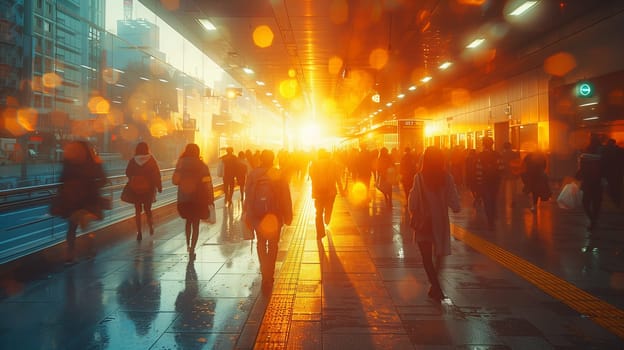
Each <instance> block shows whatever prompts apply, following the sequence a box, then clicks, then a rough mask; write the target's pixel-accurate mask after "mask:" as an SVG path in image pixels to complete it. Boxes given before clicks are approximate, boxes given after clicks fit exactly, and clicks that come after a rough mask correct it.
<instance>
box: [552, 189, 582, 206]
mask: <svg viewBox="0 0 624 350" xmlns="http://www.w3.org/2000/svg"><path fill="white" fill-rule="evenodd" d="M582 199H583V192H582V191H581V190H580V188H579V186H578V184H577V183H576V182H570V183H569V184H566V185H565V186H563V188H562V189H561V192H560V193H559V196H557V205H558V206H559V208H561V209H568V210H570V209H576V208H578V207H580V206H581V202H582Z"/></svg>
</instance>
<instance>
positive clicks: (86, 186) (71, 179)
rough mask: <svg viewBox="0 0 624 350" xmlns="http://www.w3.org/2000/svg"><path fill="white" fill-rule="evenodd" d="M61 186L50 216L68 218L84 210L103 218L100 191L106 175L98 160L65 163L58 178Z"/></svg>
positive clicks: (105, 180)
mask: <svg viewBox="0 0 624 350" xmlns="http://www.w3.org/2000/svg"><path fill="white" fill-rule="evenodd" d="M59 180H60V182H61V186H60V187H59V190H58V195H57V197H56V198H55V200H54V202H53V204H52V208H51V211H52V214H53V215H56V216H60V217H63V218H68V217H69V216H71V215H72V214H73V213H74V212H75V211H77V210H81V209H83V210H86V211H88V212H90V213H92V214H94V215H95V216H96V217H98V218H99V219H101V218H102V217H103V210H104V209H105V208H104V207H103V206H102V201H101V200H100V199H101V194H100V189H101V188H102V187H103V186H104V185H105V184H106V182H107V179H106V174H105V173H104V169H103V168H102V164H101V162H100V161H99V160H98V159H89V160H87V161H85V162H72V161H65V162H64V164H63V170H62V172H61V177H60V179H59Z"/></svg>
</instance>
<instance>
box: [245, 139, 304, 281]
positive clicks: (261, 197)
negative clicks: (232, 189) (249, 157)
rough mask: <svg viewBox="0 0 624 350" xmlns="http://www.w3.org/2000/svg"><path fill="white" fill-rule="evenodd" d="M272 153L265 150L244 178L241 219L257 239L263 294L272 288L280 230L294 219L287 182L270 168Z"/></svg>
mask: <svg viewBox="0 0 624 350" xmlns="http://www.w3.org/2000/svg"><path fill="white" fill-rule="evenodd" d="M274 160H275V154H274V153H273V151H270V150H264V151H262V153H261V154H260V165H259V167H257V168H255V169H253V170H252V171H251V172H250V173H249V176H248V177H247V184H246V189H245V202H244V203H243V216H244V220H245V224H246V225H247V226H248V227H249V228H251V229H252V230H253V231H254V232H255V235H256V237H257V239H258V242H257V251H258V260H259V262H260V271H261V273H262V291H263V293H269V292H270V291H271V290H272V289H273V275H274V273H275V261H276V260H277V250H278V244H279V240H280V235H281V231H282V227H283V226H284V225H290V223H291V222H292V218H293V209H292V199H291V196H290V188H289V187H288V181H287V180H286V178H285V177H284V176H283V175H282V173H281V171H280V170H279V169H276V168H274V167H273V161H274Z"/></svg>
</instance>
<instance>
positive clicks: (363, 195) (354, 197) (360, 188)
mask: <svg viewBox="0 0 624 350" xmlns="http://www.w3.org/2000/svg"><path fill="white" fill-rule="evenodd" d="M348 198H349V201H350V202H351V203H353V204H355V205H359V204H362V203H364V202H365V201H366V200H367V198H368V189H367V187H366V186H365V185H364V184H363V183H361V182H356V183H354V184H353V186H352V187H351V191H349V197H348Z"/></svg>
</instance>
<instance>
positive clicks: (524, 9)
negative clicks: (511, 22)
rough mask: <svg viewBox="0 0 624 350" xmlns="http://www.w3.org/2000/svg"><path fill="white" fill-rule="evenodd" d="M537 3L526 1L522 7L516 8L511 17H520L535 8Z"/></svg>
mask: <svg viewBox="0 0 624 350" xmlns="http://www.w3.org/2000/svg"><path fill="white" fill-rule="evenodd" d="M535 4H537V1H525V2H524V3H523V4H522V5H520V6H518V7H516V9H515V10H513V11H512V12H511V13H510V14H509V15H510V16H520V15H522V14H523V13H525V12H527V11H528V10H529V9H530V8H531V7H533V6H535Z"/></svg>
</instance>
